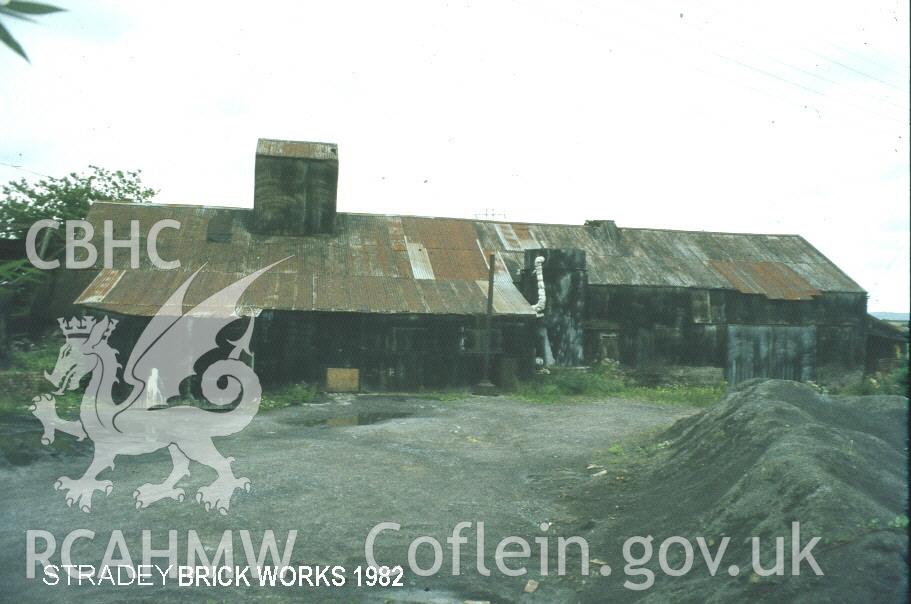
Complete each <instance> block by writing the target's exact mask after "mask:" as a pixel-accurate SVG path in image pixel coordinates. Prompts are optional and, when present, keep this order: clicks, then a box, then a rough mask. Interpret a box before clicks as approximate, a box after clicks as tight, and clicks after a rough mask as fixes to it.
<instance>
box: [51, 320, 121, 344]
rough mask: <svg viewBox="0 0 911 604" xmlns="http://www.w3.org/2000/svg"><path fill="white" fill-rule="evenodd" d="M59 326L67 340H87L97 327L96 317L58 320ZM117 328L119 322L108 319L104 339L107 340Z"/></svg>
mask: <svg viewBox="0 0 911 604" xmlns="http://www.w3.org/2000/svg"><path fill="white" fill-rule="evenodd" d="M57 324H58V325H60V331H62V332H63V335H64V336H66V337H67V338H70V337H77V338H87V337H88V336H89V334H90V333H91V332H92V329H93V328H94V327H95V317H88V316H86V317H82V318H79V317H73V318H72V319H70V320H69V321H65V320H63V318H59V319H57ZM115 327H117V320H116V319H108V328H107V329H106V330H105V332H104V335H103V336H102V339H103V340H107V339H108V336H110V335H111V332H112V331H114V328H115Z"/></svg>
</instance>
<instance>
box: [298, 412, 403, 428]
mask: <svg viewBox="0 0 911 604" xmlns="http://www.w3.org/2000/svg"><path fill="white" fill-rule="evenodd" d="M412 415H414V414H413V413H382V412H374V413H358V414H357V415H344V416H341V417H324V418H320V419H292V420H290V421H288V423H289V424H292V425H296V426H307V427H309V428H338V427H342V426H368V425H370V424H378V423H380V422H385V421H388V420H391V419H401V418H403V417H411V416H412Z"/></svg>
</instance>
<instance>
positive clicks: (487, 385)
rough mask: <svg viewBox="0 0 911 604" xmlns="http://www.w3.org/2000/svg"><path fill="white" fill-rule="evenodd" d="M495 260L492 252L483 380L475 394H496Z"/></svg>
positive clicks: (476, 387) (482, 371) (475, 389)
mask: <svg viewBox="0 0 911 604" xmlns="http://www.w3.org/2000/svg"><path fill="white" fill-rule="evenodd" d="M494 262H496V256H495V255H494V254H490V256H489V259H488V271H487V312H486V313H485V314H484V360H483V366H482V367H481V381H480V382H478V383H477V384H475V387H474V393H475V394H483V395H491V394H496V388H495V387H494V385H493V382H491V381H490V343H491V340H493V338H492V337H491V336H492V335H493V334H492V333H491V324H492V318H493V275H494V268H495V267H494Z"/></svg>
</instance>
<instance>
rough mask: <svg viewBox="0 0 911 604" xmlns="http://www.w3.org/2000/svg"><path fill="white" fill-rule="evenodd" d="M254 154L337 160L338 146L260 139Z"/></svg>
mask: <svg viewBox="0 0 911 604" xmlns="http://www.w3.org/2000/svg"><path fill="white" fill-rule="evenodd" d="M256 154H257V155H268V156H270V157H303V158H307V159H338V146H337V145H334V144H332V143H308V142H303V141H281V140H274V139H268V138H261V139H259V141H258V142H257V144H256Z"/></svg>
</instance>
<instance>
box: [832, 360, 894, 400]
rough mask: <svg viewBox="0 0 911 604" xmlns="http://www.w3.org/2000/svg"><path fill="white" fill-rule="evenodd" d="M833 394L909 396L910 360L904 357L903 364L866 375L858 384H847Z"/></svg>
mask: <svg viewBox="0 0 911 604" xmlns="http://www.w3.org/2000/svg"><path fill="white" fill-rule="evenodd" d="M832 394H842V395H851V396H866V395H870V394H895V395H898V396H908V360H907V359H903V361H902V364H901V365H900V366H898V367H896V368H895V369H893V370H892V371H889V372H887V373H881V372H877V373H874V374H873V375H866V376H864V378H863V380H861V381H860V383H857V384H851V385H850V386H845V387H844V388H841V389H839V390H836V391H833V392H832Z"/></svg>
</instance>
